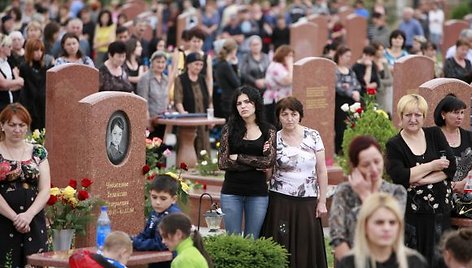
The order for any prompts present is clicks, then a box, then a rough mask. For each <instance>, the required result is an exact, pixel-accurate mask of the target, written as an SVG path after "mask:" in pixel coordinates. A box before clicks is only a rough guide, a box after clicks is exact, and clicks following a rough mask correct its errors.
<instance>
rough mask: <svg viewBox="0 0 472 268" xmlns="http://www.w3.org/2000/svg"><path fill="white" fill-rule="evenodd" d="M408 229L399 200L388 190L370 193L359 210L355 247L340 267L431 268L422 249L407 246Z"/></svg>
mask: <svg viewBox="0 0 472 268" xmlns="http://www.w3.org/2000/svg"><path fill="white" fill-rule="evenodd" d="M404 229H405V226H404V219H403V211H402V209H401V208H400V205H399V203H398V201H397V200H396V199H395V198H394V197H393V196H392V195H390V194H388V193H380V192H379V193H374V194H372V195H370V196H369V197H367V199H366V200H365V202H364V203H363V205H362V207H361V209H360V212H359V216H358V219H357V225H356V234H355V236H354V244H355V246H354V248H353V249H352V250H351V251H350V253H349V254H348V255H347V256H346V257H345V258H343V259H342V260H341V262H340V264H339V266H337V267H339V268H347V267H349V268H351V267H355V268H364V267H371V268H376V267H391V268H397V267H398V268H407V267H415V268H422V267H425V268H426V267H428V266H427V263H426V260H425V259H424V258H423V257H422V256H421V255H420V254H419V253H418V252H416V251H415V250H412V249H409V248H407V247H406V246H404V244H403V231H404Z"/></svg>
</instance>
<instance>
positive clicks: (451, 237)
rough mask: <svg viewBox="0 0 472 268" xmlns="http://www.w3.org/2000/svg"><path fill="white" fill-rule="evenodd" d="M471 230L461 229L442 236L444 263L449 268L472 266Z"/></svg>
mask: <svg viewBox="0 0 472 268" xmlns="http://www.w3.org/2000/svg"><path fill="white" fill-rule="evenodd" d="M470 241H472V228H470V227H468V228H461V229H459V230H456V231H453V232H450V233H448V234H446V235H445V236H444V241H443V243H442V246H441V250H442V255H443V257H444V262H445V263H446V265H447V267H449V268H460V267H471V266H472V243H470Z"/></svg>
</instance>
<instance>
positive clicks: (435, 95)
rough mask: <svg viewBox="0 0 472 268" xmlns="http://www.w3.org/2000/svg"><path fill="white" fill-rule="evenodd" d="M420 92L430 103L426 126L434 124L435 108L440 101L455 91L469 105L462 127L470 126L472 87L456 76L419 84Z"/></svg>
mask: <svg viewBox="0 0 472 268" xmlns="http://www.w3.org/2000/svg"><path fill="white" fill-rule="evenodd" d="M418 93H419V94H420V95H421V96H423V97H424V98H425V99H426V102H427V103H428V106H429V107H428V114H427V116H426V120H425V122H424V125H425V126H434V115H433V113H434V109H435V108H436V105H437V104H438V103H439V101H440V100H441V99H442V98H444V97H445V96H446V95H447V94H449V93H453V94H454V95H456V96H457V97H458V98H459V99H461V100H462V101H463V102H465V104H466V105H467V109H466V111H465V115H466V116H464V120H463V122H462V128H464V129H469V128H470V116H469V115H470V97H471V95H472V87H471V86H470V85H469V84H467V83H465V82H463V81H461V80H459V79H455V78H436V79H433V80H430V81H427V82H425V83H423V84H422V85H420V86H419V90H418Z"/></svg>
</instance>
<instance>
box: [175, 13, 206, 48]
mask: <svg viewBox="0 0 472 268" xmlns="http://www.w3.org/2000/svg"><path fill="white" fill-rule="evenodd" d="M200 24H201V16H200V13H197V12H184V13H182V14H180V15H179V16H178V17H177V33H176V38H177V39H176V40H177V46H181V45H182V44H181V37H182V32H183V31H184V30H189V29H191V28H193V27H195V26H198V25H200Z"/></svg>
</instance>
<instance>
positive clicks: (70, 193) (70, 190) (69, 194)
mask: <svg viewBox="0 0 472 268" xmlns="http://www.w3.org/2000/svg"><path fill="white" fill-rule="evenodd" d="M75 192H76V191H75V189H74V188H72V187H70V186H67V187H66V188H65V189H64V190H62V194H63V195H64V198H66V199H72V198H74V195H75Z"/></svg>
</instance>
